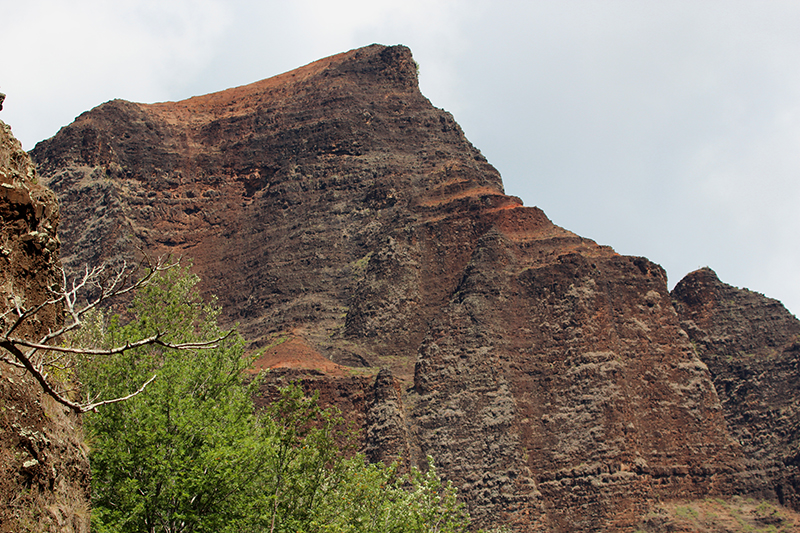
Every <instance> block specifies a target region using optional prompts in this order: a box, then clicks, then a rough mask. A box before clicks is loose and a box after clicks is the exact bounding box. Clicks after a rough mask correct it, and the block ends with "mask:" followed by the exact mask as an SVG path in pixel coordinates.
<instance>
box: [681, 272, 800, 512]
mask: <svg viewBox="0 0 800 533" xmlns="http://www.w3.org/2000/svg"><path fill="white" fill-rule="evenodd" d="M672 297H673V299H674V301H675V308H676V309H677V310H678V314H679V316H680V318H681V325H682V326H683V328H684V330H686V332H687V333H688V334H689V338H690V339H691V340H692V342H693V343H694V344H695V346H696V348H697V351H698V353H699V354H700V356H701V358H702V359H703V361H705V363H706V364H707V365H708V368H709V370H710V371H711V374H712V376H713V379H714V386H715V387H716V389H717V393H718V394H719V397H720V400H722V405H723V408H724V412H725V418H726V420H727V422H728V425H729V427H730V431H731V433H732V434H733V436H734V438H735V439H736V440H737V441H738V442H739V444H740V445H741V447H742V451H743V453H744V458H745V464H746V469H745V470H744V471H743V472H742V473H741V475H740V476H739V478H740V479H739V482H740V483H741V484H742V487H743V488H742V491H743V492H744V493H747V494H750V495H753V496H755V497H760V498H769V499H774V500H777V501H778V502H780V503H781V504H784V505H787V506H790V507H792V508H794V509H800V403H799V402H798V398H800V321H798V320H797V318H795V317H794V316H793V315H792V314H791V313H789V311H787V310H786V309H785V308H784V307H783V305H781V303H780V302H779V301H777V300H774V299H772V298H767V297H765V296H764V295H762V294H759V293H756V292H752V291H749V290H747V289H738V288H736V287H732V286H731V285H728V284H725V283H722V282H721V281H720V280H719V279H718V278H717V275H716V274H715V273H714V271H713V270H711V269H709V268H703V269H700V270H697V271H696V272H692V273H691V274H689V275H687V276H686V277H685V278H684V279H683V280H681V282H680V283H678V284H677V285H676V286H675V289H674V290H673V293H672Z"/></svg>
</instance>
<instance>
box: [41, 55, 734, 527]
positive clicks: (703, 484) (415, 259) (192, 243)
mask: <svg viewBox="0 0 800 533" xmlns="http://www.w3.org/2000/svg"><path fill="white" fill-rule="evenodd" d="M32 154H33V156H34V158H35V159H36V161H37V162H38V164H39V168H40V172H41V173H42V175H43V176H44V179H45V180H46V182H47V183H48V184H49V185H50V186H51V187H52V188H53V189H54V190H56V192H57V193H58V195H59V198H60V199H61V201H62V204H63V211H62V214H63V217H64V224H63V231H62V239H63V241H64V251H65V261H66V262H67V263H68V264H69V265H72V266H77V265H82V264H84V263H92V262H96V261H102V260H113V259H115V258H119V257H125V256H127V255H129V254H133V253H135V250H136V249H137V248H141V249H143V250H145V251H147V252H148V253H151V254H161V253H166V252H169V253H173V254H176V255H183V256H187V257H190V258H191V259H192V260H193V264H194V268H195V270H196V271H197V273H198V274H199V275H200V276H201V277H202V278H203V280H204V282H203V283H204V290H206V291H207V292H209V293H216V294H217V295H218V296H219V298H220V303H221V304H222V305H223V307H224V313H225V319H226V320H227V321H228V322H230V323H233V322H239V323H240V324H241V330H242V332H243V333H244V335H245V337H246V338H248V339H249V340H250V342H251V346H252V347H253V348H254V349H256V348H261V347H266V346H272V344H271V343H272V341H273V340H274V337H275V336H276V335H283V336H286V338H289V339H290V341H288V342H285V343H283V344H281V345H277V346H276V347H274V348H273V347H270V348H269V349H266V351H265V352H264V353H263V357H261V358H260V359H259V361H260V363H259V364H260V365H262V366H267V367H271V368H280V369H282V370H279V371H276V372H275V373H274V375H275V376H277V377H279V378H282V379H288V376H296V375H298V374H297V373H298V372H301V370H302V375H304V376H306V377H305V378H304V385H305V386H306V387H308V388H316V389H318V390H320V391H321V397H323V398H330V399H331V401H333V402H338V403H339V404H340V405H341V406H342V409H343V411H344V412H345V414H346V415H347V416H348V417H349V418H350V419H351V420H353V421H355V422H357V423H360V424H362V426H363V427H364V446H365V450H366V451H368V452H369V454H370V456H371V457H372V458H373V459H376V460H389V459H392V458H394V457H398V456H402V457H404V458H407V459H408V460H409V461H411V462H415V463H417V464H424V458H425V456H426V455H432V456H433V457H434V458H435V460H436V463H437V465H438V468H439V471H440V472H441V473H442V474H443V475H444V476H445V477H446V478H448V479H450V480H452V481H453V483H454V484H455V485H456V486H457V487H459V488H460V489H461V494H462V495H463V497H464V499H465V501H466V502H467V504H468V506H469V508H470V510H471V512H472V514H473V516H475V517H476V518H477V520H478V522H479V523H480V524H483V525H491V524H501V523H502V524H509V525H511V526H512V527H513V528H514V529H516V530H518V531H631V530H632V529H633V528H634V527H635V526H636V525H637V524H638V523H640V520H639V519H640V517H641V516H643V515H644V514H645V513H646V512H647V510H648V509H650V508H651V507H652V505H653V504H654V502H657V501H666V500H673V499H679V498H680V499H689V500H691V499H693V498H697V497H701V496H708V495H719V494H728V493H732V492H734V491H735V490H737V487H738V485H737V483H739V480H741V479H742V477H743V476H745V477H746V474H745V471H746V469H747V465H746V464H745V463H744V462H743V461H742V445H741V444H740V443H739V442H738V441H737V440H735V439H733V438H732V437H731V434H730V432H729V430H728V423H727V422H726V420H725V417H724V413H723V408H722V405H721V403H720V400H719V396H718V394H717V391H716V390H715V388H714V385H713V383H712V375H711V373H710V372H709V369H708V367H707V366H706V364H705V363H704V362H703V361H702V360H701V359H700V358H699V357H698V353H697V351H696V350H695V347H694V346H693V344H692V342H691V340H690V338H689V337H688V336H687V334H686V333H685V332H684V330H683V328H682V326H681V323H680V320H679V317H678V314H677V313H676V311H675V308H674V307H673V304H672V300H671V298H670V293H669V291H668V289H667V280H666V275H665V273H664V271H663V270H662V269H661V268H660V267H659V266H658V265H655V264H653V263H651V262H650V261H648V260H647V259H644V258H639V257H625V256H620V255H618V254H617V253H615V252H614V251H613V250H612V249H611V248H608V247H603V246H598V245H597V244H596V243H595V242H593V241H591V240H589V239H585V238H582V237H580V236H578V235H575V234H573V233H571V232H569V231H567V230H565V229H563V228H560V227H558V226H556V225H555V224H553V223H552V222H551V221H550V220H549V219H548V218H547V217H546V216H545V214H544V213H543V212H542V211H541V210H540V209H538V208H535V207H525V206H523V205H522V202H521V201H520V200H519V199H518V198H515V197H511V196H507V195H505V194H504V192H503V187H502V183H501V180H500V176H499V174H498V173H497V171H496V170H495V169H494V168H493V167H492V166H491V165H489V163H488V162H487V161H486V159H485V158H484V157H483V156H482V155H481V154H480V152H479V151H478V150H477V149H476V148H475V147H473V146H472V145H471V144H470V143H469V141H468V140H467V139H466V138H465V136H464V134H463V132H462V131H461V129H460V128H459V126H458V125H457V124H456V123H455V121H454V120H453V118H452V116H450V114H448V113H446V112H445V111H442V110H439V109H436V108H434V107H433V106H432V105H431V104H430V102H428V100H427V99H426V98H425V97H424V96H422V94H421V93H420V92H419V89H418V87H417V73H416V65H415V63H414V60H413V58H412V57H411V54H410V52H409V50H408V49H406V48H404V47H400V46H398V47H385V46H380V45H373V46H369V47H366V48H362V49H359V50H354V51H351V52H347V53H344V54H339V55H337V56H332V57H330V58H326V59H323V60H320V61H317V62H315V63H312V64H310V65H307V66H305V67H302V68H300V69H297V70H295V71H291V72H288V73H285V74H282V75H280V76H276V77H274V78H270V79H267V80H264V81H261V82H257V83H254V84H252V85H248V86H244V87H238V88H234V89H229V90H226V91H222V92H220V93H215V94H211V95H206V96H199V97H195V98H191V99H189V100H185V101H182V102H167V103H160V104H149V105H146V104H136V103H131V102H125V101H120V100H116V101H112V102H108V103H106V104H103V105H101V106H99V107H97V108H95V109H93V110H92V111H89V112H87V113H84V114H83V115H81V116H80V117H78V118H77V119H76V121H75V122H74V123H73V124H71V125H69V126H67V127H65V128H63V129H62V130H61V131H60V132H59V133H58V134H57V135H56V136H55V137H54V138H52V139H50V140H48V141H45V142H42V143H40V144H39V145H37V147H36V148H35V149H34V151H33V152H32ZM293 361H294V362H295V363H293ZM287 367H288V369H287ZM347 367H350V368H351V369H357V372H358V375H351V372H354V371H356V370H347ZM380 369H385V370H380ZM379 370H380V371H379ZM269 390H271V389H269V388H265V389H264V391H263V394H264V396H265V399H266V398H267V397H268V396H269V394H270V392H269ZM340 393H341V394H340Z"/></svg>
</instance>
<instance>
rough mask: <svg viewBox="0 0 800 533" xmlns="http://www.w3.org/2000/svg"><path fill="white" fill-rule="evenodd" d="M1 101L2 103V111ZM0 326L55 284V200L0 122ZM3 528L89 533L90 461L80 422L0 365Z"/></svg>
mask: <svg viewBox="0 0 800 533" xmlns="http://www.w3.org/2000/svg"><path fill="white" fill-rule="evenodd" d="M1 104H2V99H0V108H2V107H1ZM0 221H2V224H0V316H1V317H0V327H3V331H5V327H4V326H8V325H10V324H11V320H12V315H10V314H8V312H9V310H12V309H14V308H15V305H16V304H17V303H18V304H19V305H20V306H21V307H25V306H32V305H36V304H39V303H41V302H43V301H46V300H47V299H48V298H50V293H49V291H48V289H49V288H50V287H52V286H60V283H61V267H60V263H59V260H58V249H59V243H58V240H57V238H56V227H57V225H58V204H57V202H56V197H55V195H54V194H53V193H52V192H51V191H48V190H47V189H46V188H44V187H43V186H41V185H39V184H37V183H36V173H35V170H34V166H33V163H32V162H31V160H30V158H29V157H28V155H27V154H26V153H25V152H24V151H23V150H22V146H21V145H20V143H19V141H17V140H16V139H15V138H14V137H13V136H12V134H11V128H10V127H9V126H8V125H6V124H5V123H3V122H2V121H0ZM61 319H62V317H61V316H60V310H59V309H58V308H57V307H56V306H51V307H50V308H48V309H46V310H45V311H43V312H41V313H39V314H38V315H37V320H34V321H28V322H27V323H26V324H25V325H23V326H22V327H21V328H20V330H18V332H17V333H21V334H23V335H27V336H29V337H36V338H37V339H38V338H40V337H41V336H42V335H43V334H44V333H46V332H47V331H48V329H55V327H56V326H57V325H58V323H59V321H60V320H61ZM0 406H1V408H0V531H2V532H15V533H16V532H19V531H53V532H55V531H59V532H69V533H72V532H85V531H88V530H89V462H88V459H87V456H86V453H85V450H84V448H83V445H82V434H81V429H80V420H79V419H78V418H76V417H75V416H74V415H72V414H69V413H68V412H66V411H65V409H64V408H63V407H62V406H61V405H59V404H57V403H55V402H54V401H53V400H51V399H50V398H49V397H47V396H43V395H42V391H41V388H40V387H39V385H38V384H37V383H36V382H35V381H33V379H32V378H30V376H29V375H27V374H26V373H25V372H24V371H21V370H20V369H18V368H16V367H13V366H10V365H8V364H6V363H5V362H3V361H0Z"/></svg>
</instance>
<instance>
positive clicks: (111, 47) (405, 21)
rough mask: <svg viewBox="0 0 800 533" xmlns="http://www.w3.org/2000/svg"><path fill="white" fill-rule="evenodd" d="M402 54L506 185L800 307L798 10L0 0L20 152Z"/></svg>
mask: <svg viewBox="0 0 800 533" xmlns="http://www.w3.org/2000/svg"><path fill="white" fill-rule="evenodd" d="M374 42H377V43H382V44H405V45H407V46H409V47H410V48H411V50H412V52H413V53H414V56H415V58H416V60H417V62H418V63H419V64H420V85H421V88H422V92H423V93H424V94H425V95H426V96H427V97H428V98H429V99H430V100H431V102H432V103H433V104H434V105H435V106H437V107H441V108H444V109H447V110H448V111H450V112H452V113H453V115H454V116H455V118H456V120H457V121H458V122H459V123H460V124H461V126H462V127H463V128H464V131H465V132H466V134H467V137H468V138H469V139H470V140H471V141H472V142H473V144H475V145H476V146H477V147H478V148H479V149H480V150H481V151H482V152H483V154H484V155H485V156H486V157H487V158H488V159H489V161H490V162H491V163H492V164H494V165H495V167H497V169H498V170H499V171H500V172H501V174H502V175H503V179H504V182H505V186H506V192H507V193H509V194H514V195H517V196H520V197H521V198H522V199H523V201H524V202H525V204H526V205H531V206H532V205H536V206H539V207H541V208H542V209H543V210H544V211H545V212H546V213H547V214H548V216H549V217H550V218H551V219H552V220H553V221H554V222H555V223H556V224H558V225H560V226H563V227H565V228H567V229H569V230H572V231H574V232H576V233H578V234H580V235H582V236H584V237H588V238H591V239H594V240H596V241H597V242H598V243H600V244H607V245H610V246H612V247H614V248H615V249H616V250H617V251H618V252H620V253H623V254H628V255H643V256H646V257H648V258H649V259H651V260H653V261H655V262H657V263H659V264H661V265H662V266H663V267H664V268H665V269H666V270H667V273H668V275H669V278H670V288H671V287H672V286H673V285H674V284H675V283H677V282H678V281H679V280H680V279H681V278H682V277H683V276H684V275H685V274H686V273H687V272H690V271H692V270H695V269H697V268H699V267H702V266H710V267H711V268H713V269H714V270H716V271H717V274H718V275H719V276H720V278H721V279H722V280H723V281H725V282H727V283H730V284H732V285H736V286H738V287H747V288H750V289H752V290H756V291H759V292H762V293H764V294H766V295H767V296H771V297H773V298H777V299H779V300H781V301H783V302H784V304H786V306H787V307H788V308H789V309H790V310H792V311H793V312H794V313H798V312H800V276H798V274H799V273H800V241H799V240H798V235H800V212H799V211H798V208H797V206H798V204H800V2H797V1H796V0H791V1H766V0H758V1H748V2H744V1H736V0H724V1H710V0H703V1H698V0H691V1H675V0H670V1H650V0H640V1H616V0H602V1H600V0H592V1H588V0H587V1H569V0H559V1H550V0H548V1H544V0H542V1H502V0H494V1H492V2H489V1H477V0H463V1H437V0H425V1H416V0H404V1H403V2H399V1H397V0H395V1H392V2H382V1H379V0H369V1H340V2H336V1H333V0H306V1H291V2H290V1H263V0H262V1H244V0H239V1H236V0H199V1H189V0H167V1H165V0H126V1H112V0H107V1H101V0H95V1H91V0H71V1H69V2H66V1H63V0H49V1H48V0H26V1H25V2H21V1H19V2H18V1H10V0H0V49H2V50H3V53H2V59H0V92H4V93H7V95H8V96H7V99H6V103H5V108H4V110H3V111H2V112H0V119H2V120H3V121H5V122H7V123H9V124H10V125H11V126H12V128H13V131H14V133H15V135H16V136H17V137H18V138H20V139H21V140H22V142H23V144H24V146H25V148H26V149H30V148H33V146H34V145H35V143H36V142H38V141H40V140H42V139H44V138H47V137H50V136H52V135H54V134H55V133H56V132H57V131H58V129H59V128H60V127H62V126H64V125H66V124H69V123H70V122H71V121H72V120H73V119H74V118H75V117H76V116H77V115H79V114H80V113H82V112H83V111H86V110H89V109H91V108H92V107H95V106H96V105H98V104H100V103H102V102H105V101H107V100H110V99H113V98H124V99H127V100H132V101H136V102H156V101H165V100H181V99H184V98H188V97H190V96H194V95H198V94H205V93H209V92H213V91H218V90H222V89H226V88H228V87H232V86H237V85H243V84H246V83H250V82H254V81H257V80H260V79H263V78H267V77H270V76H273V75H275V74H279V73H281V72H285V71H287V70H291V69H293V68H295V67H299V66H301V65H304V64H307V63H309V62H311V61H314V60H316V59H320V58H322V57H325V56H328V55H332V54H335V53H338V52H343V51H346V50H350V49H352V48H357V47H360V46H365V45H368V44H371V43H374Z"/></svg>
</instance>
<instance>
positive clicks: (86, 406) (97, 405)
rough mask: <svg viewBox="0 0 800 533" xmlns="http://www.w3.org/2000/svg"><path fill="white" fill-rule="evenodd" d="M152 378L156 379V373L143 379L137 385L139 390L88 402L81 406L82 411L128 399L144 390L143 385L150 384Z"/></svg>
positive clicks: (93, 409) (86, 411) (94, 409)
mask: <svg viewBox="0 0 800 533" xmlns="http://www.w3.org/2000/svg"><path fill="white" fill-rule="evenodd" d="M154 379H156V374H153V377H152V378H150V379H148V380H147V381H145V382H144V384H142V386H141V387H139V390H137V391H136V392H132V393H130V394H128V395H127V396H123V397H121V398H114V399H113V400H103V401H102V402H96V403H90V404H89V405H85V406H83V407H82V408H81V409H83V411H82V412H84V413H88V412H89V411H96V410H97V408H98V407H102V406H104V405H110V404H112V403H118V402H124V401H125V400H130V399H131V398H133V397H134V396H136V395H137V394H140V393H141V392H142V391H144V389H145V387H147V386H148V385H150V384H151V383H152V382H153V380H154Z"/></svg>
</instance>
